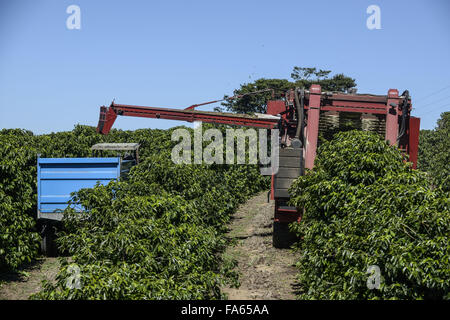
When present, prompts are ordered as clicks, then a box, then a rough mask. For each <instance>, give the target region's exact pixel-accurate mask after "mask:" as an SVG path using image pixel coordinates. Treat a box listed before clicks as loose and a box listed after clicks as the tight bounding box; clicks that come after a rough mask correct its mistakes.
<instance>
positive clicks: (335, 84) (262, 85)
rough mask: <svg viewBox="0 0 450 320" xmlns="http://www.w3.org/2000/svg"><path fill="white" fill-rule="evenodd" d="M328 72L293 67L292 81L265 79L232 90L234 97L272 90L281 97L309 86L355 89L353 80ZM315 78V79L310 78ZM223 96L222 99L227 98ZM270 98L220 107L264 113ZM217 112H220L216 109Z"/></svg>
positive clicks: (257, 96)
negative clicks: (289, 91) (291, 90)
mask: <svg viewBox="0 0 450 320" xmlns="http://www.w3.org/2000/svg"><path fill="white" fill-rule="evenodd" d="M330 73H331V71H330V70H322V69H320V70H318V71H317V69H316V68H300V67H294V69H293V71H292V73H291V78H292V79H293V81H289V80H286V79H265V78H261V79H258V80H256V81H254V82H250V83H245V84H242V85H241V86H240V88H238V89H236V90H234V92H233V94H234V95H241V94H246V93H250V92H253V91H259V90H264V89H274V91H275V94H276V95H279V94H281V95H283V96H284V93H285V92H286V91H287V90H289V89H294V88H295V87H300V88H305V89H309V87H310V86H311V84H319V85H320V86H321V87H322V91H338V92H345V91H346V90H348V89H350V88H354V87H356V82H355V79H352V78H350V77H347V76H345V75H344V74H342V73H340V74H336V75H334V76H333V77H331V78H330V77H329V74H330ZM311 76H315V78H311ZM227 97H228V96H225V97H224V98H227ZM270 98H271V92H263V93H258V94H253V95H247V96H244V97H242V98H240V99H237V100H233V101H225V102H223V103H222V105H223V106H224V107H225V109H226V110H228V111H231V112H237V113H253V112H259V113H265V112H266V108H267V101H268V100H269V99H270ZM217 110H219V111H220V110H221V109H220V108H217Z"/></svg>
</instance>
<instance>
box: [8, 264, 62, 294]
mask: <svg viewBox="0 0 450 320" xmlns="http://www.w3.org/2000/svg"><path fill="white" fill-rule="evenodd" d="M58 270H59V262H58V258H48V257H42V258H38V259H37V260H36V261H35V262H33V263H32V264H31V265H29V266H28V267H26V268H24V269H23V271H21V272H20V273H7V274H0V300H27V299H28V298H29V296H30V295H32V294H33V293H37V292H39V291H40V290H41V287H42V286H41V282H42V280H49V281H53V280H54V279H55V277H56V274H57V273H58Z"/></svg>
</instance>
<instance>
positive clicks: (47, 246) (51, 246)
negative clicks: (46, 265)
mask: <svg viewBox="0 0 450 320" xmlns="http://www.w3.org/2000/svg"><path fill="white" fill-rule="evenodd" d="M41 251H42V254H43V255H45V256H46V257H55V256H56V246H55V230H54V227H53V226H52V225H51V224H47V225H46V226H45V229H44V232H43V233H42V240H41Z"/></svg>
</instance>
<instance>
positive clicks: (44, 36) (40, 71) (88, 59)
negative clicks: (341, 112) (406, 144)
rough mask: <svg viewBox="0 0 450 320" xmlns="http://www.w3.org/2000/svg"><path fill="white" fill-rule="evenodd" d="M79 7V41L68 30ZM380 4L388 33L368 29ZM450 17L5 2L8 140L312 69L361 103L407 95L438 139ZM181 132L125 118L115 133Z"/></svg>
mask: <svg viewBox="0 0 450 320" xmlns="http://www.w3.org/2000/svg"><path fill="white" fill-rule="evenodd" d="M72 4H75V5H78V6H79V7H80V9H81V29H80V30H69V29H67V28H66V19H67V17H68V16H69V14H67V13H66V8H67V7H68V6H69V5H72ZM372 4H375V5H378V6H379V7H380V9H381V29H380V30H369V29H368V28H367V27H366V19H367V18H368V16H369V14H367V13H366V9H367V7H368V6H369V5H372ZM449 15H450V1H446V0H442V1H439V0H434V1H433V0H432V1H394V0H392V1H379V0H370V1H365V0H354V1H351V0H347V1H345V0H344V1H331V0H330V1H321V0H315V1H298V0H297V1H282V0H279V1H263V0H258V1H253V0H252V1H244V0H241V1H234V0H228V1H212V0H209V1H100V0H97V1H92V0H90V1H87V0H71V1H65V0H60V1H57V0H52V1H51V0H48V1H32V0H28V1H25V0H16V1H7V0H0V128H25V129H29V130H32V131H33V132H35V133H39V134H40V133H48V132H52V131H54V132H56V131H62V130H71V129H72V128H73V126H74V125H75V124H77V123H80V124H87V125H93V126H96V125H97V121H98V114H99V106H100V105H104V104H105V105H109V103H110V102H111V101H112V99H114V98H115V101H116V102H118V103H123V104H137V105H148V106H160V107H177V108H183V107H186V106H189V105H191V104H194V103H199V102H203V101H208V100H213V99H217V98H221V97H223V95H224V94H231V93H232V91H233V89H235V88H237V87H238V86H239V85H240V84H242V83H246V82H250V81H253V80H256V79H258V78H261V77H265V78H285V79H288V78H289V76H290V73H291V71H292V68H293V67H294V66H302V67H318V68H321V69H328V70H332V71H333V72H334V73H341V72H342V73H345V74H346V75H348V76H351V77H353V78H355V79H356V81H357V83H358V92H359V93H373V94H386V93H387V91H388V89H389V88H397V89H398V90H399V91H400V93H401V92H402V91H403V90H405V89H408V90H409V91H410V93H411V95H412V97H413V104H414V107H415V109H414V111H413V114H414V115H417V116H420V117H421V118H422V121H421V127H422V128H425V129H432V128H433V127H434V126H435V122H436V120H437V119H438V118H439V115H440V113H441V112H443V111H448V110H450V76H449V73H450V19H449ZM213 107H214V106H211V107H205V108H203V109H204V110H210V109H212V108H213ZM178 124H180V123H177V122H174V121H169V120H150V119H141V118H130V117H119V118H118V120H117V121H116V123H115V125H114V127H115V128H122V129H137V128H168V127H171V126H174V125H178Z"/></svg>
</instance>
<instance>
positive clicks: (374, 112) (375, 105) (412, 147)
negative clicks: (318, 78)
mask: <svg viewBox="0 0 450 320" xmlns="http://www.w3.org/2000/svg"><path fill="white" fill-rule="evenodd" d="M262 91H268V90H261V91H257V92H254V93H260V92H262ZM254 93H250V94H254ZM242 96H244V95H240V96H235V97H231V98H227V99H225V100H229V99H236V98H241V97H242ZM272 97H273V91H272ZM218 101H222V100H215V101H210V102H206V103H201V104H196V105H192V106H190V107H187V108H185V109H172V108H158V107H144V106H133V105H122V104H115V103H114V102H113V103H112V104H111V105H110V106H109V107H105V106H102V107H100V119H99V122H98V127H97V131H98V132H99V133H101V134H108V132H109V131H110V129H111V127H112V125H113V124H114V121H115V120H116V118H117V116H118V115H119V116H131V117H146V118H158V119H170V120H182V121H188V122H194V121H202V122H206V123H217V124H226V125H233V126H247V127H255V128H266V129H279V133H280V149H279V170H278V172H277V174H276V175H272V183H271V192H270V197H271V199H272V200H275V212H274V224H273V245H274V246H275V247H277V248H283V247H287V246H289V245H290V244H291V243H292V241H293V240H294V239H295V237H294V235H292V234H290V233H289V229H288V224H289V223H291V222H293V221H300V220H301V217H302V212H300V211H298V210H297V209H296V208H295V207H291V206H289V205H288V204H287V202H288V200H289V193H288V188H289V186H290V185H291V183H292V181H293V180H294V179H295V178H297V177H298V176H299V175H303V174H304V172H305V168H308V169H312V168H313V166H314V159H315V157H316V149H317V146H318V137H319V134H323V135H326V134H327V133H328V134H330V133H332V132H336V131H338V130H339V129H340V128H343V127H345V126H348V125H350V126H351V127H352V128H359V129H361V130H368V131H374V132H377V133H378V134H380V135H382V136H383V137H384V138H385V139H386V140H387V141H389V143H390V144H391V145H395V146H398V147H399V148H400V149H401V150H402V152H404V153H405V154H408V155H409V161H411V162H412V163H413V167H414V168H416V166H417V154H418V146H419V127H420V118H416V117H413V116H411V115H410V114H411V109H412V104H411V98H410V96H409V92H408V91H407V90H406V91H404V92H403V93H402V95H399V92H398V90H397V89H390V90H389V91H388V93H387V95H371V94H356V91H353V92H351V93H340V92H339V93H337V92H322V91H321V87H320V86H319V85H312V86H311V87H310V88H309V90H303V89H295V90H294V89H292V90H289V91H287V92H286V93H285V94H284V96H282V97H281V98H279V99H278V100H270V101H268V103H267V111H266V115H261V114H259V115H258V114H256V115H246V114H235V113H222V112H220V113H219V112H209V111H199V110H195V108H196V107H198V106H201V105H205V104H209V103H214V102H218Z"/></svg>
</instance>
